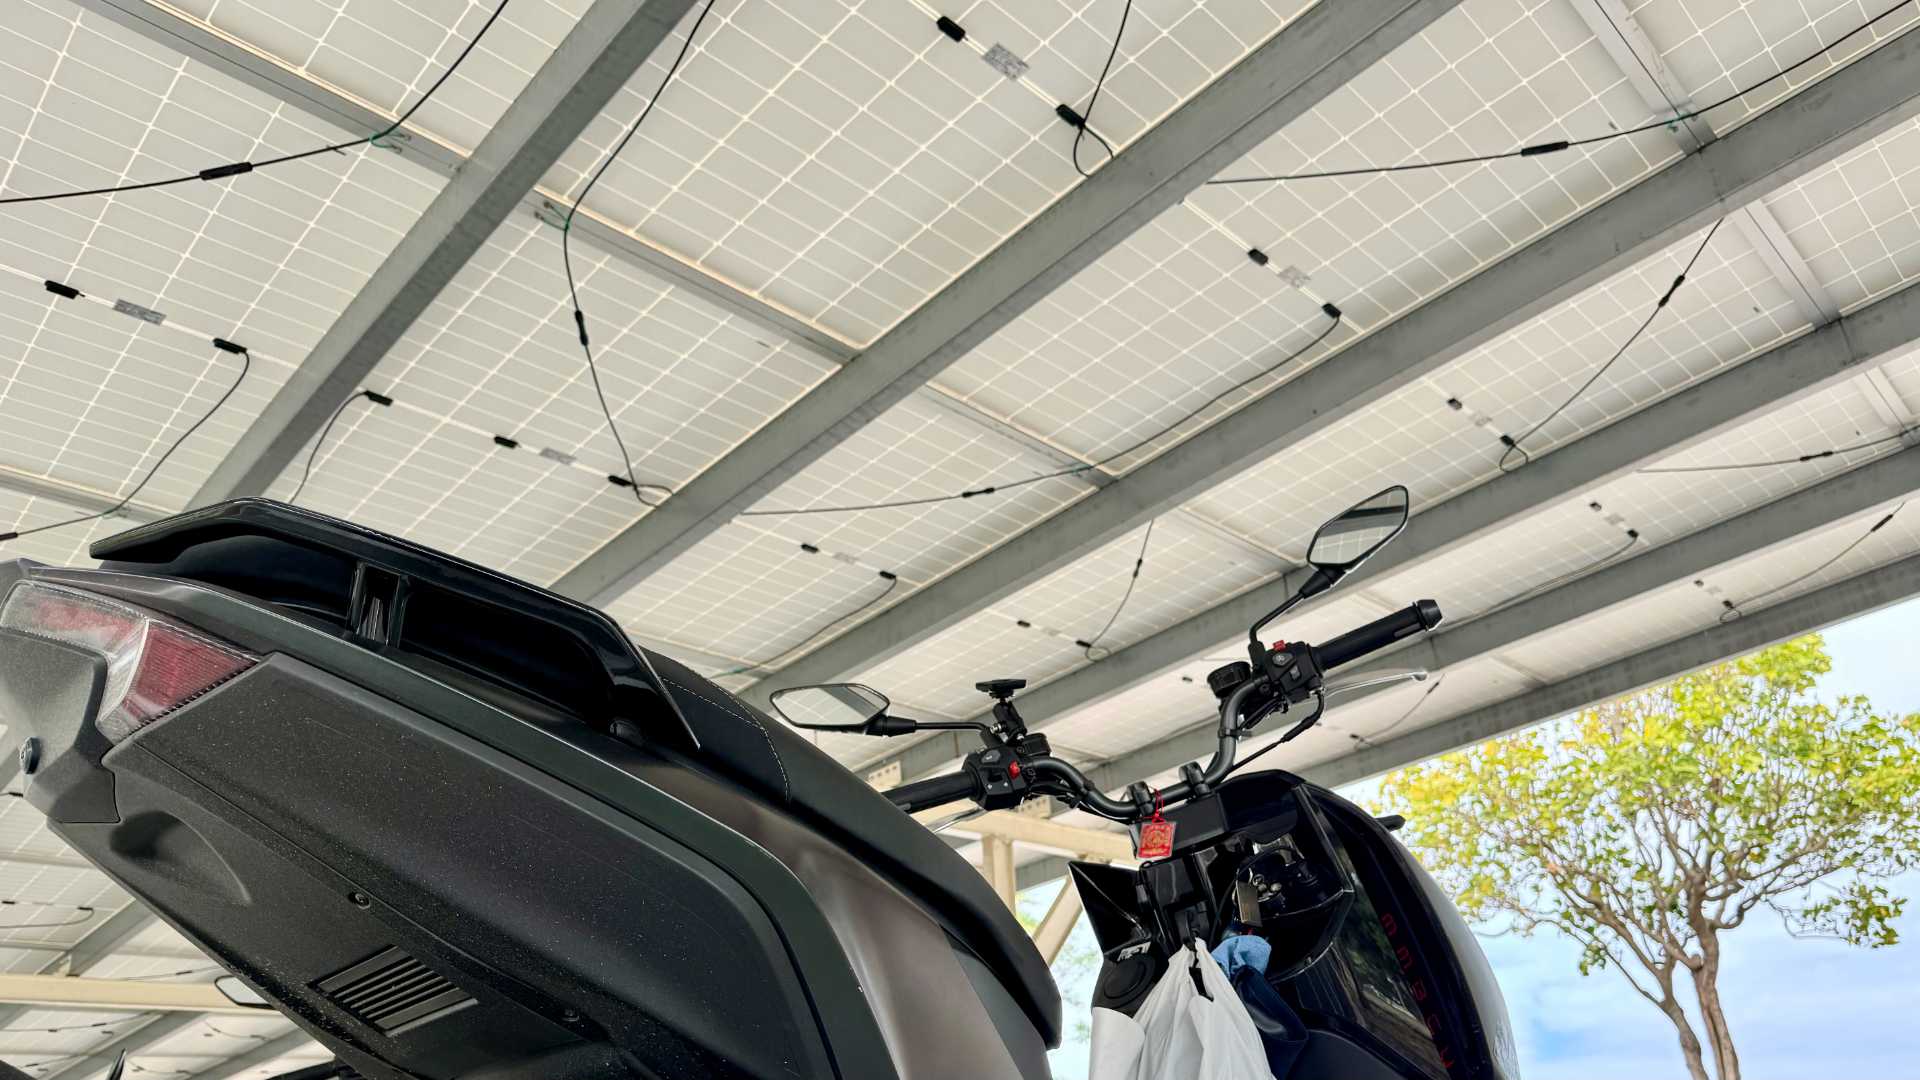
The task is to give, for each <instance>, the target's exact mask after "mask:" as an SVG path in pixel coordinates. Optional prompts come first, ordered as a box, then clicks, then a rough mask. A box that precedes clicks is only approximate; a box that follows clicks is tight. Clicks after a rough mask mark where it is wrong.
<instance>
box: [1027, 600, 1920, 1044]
mask: <svg viewBox="0 0 1920 1080" xmlns="http://www.w3.org/2000/svg"><path fill="white" fill-rule="evenodd" d="M1824 634H1825V637H1826V641H1827V648H1828V651H1829V653H1830V654H1831V655H1832V657H1833V670H1832V671H1831V672H1830V673H1829V674H1828V675H1827V676H1826V678H1825V679H1824V680H1823V681H1822V683H1821V690H1822V692H1823V693H1827V694H1838V693H1852V694H1866V695H1867V696H1868V697H1869V698H1870V699H1872V701H1873V704H1874V707H1875V708H1876V709H1877V710H1878V711H1880V712H1883V713H1906V712H1920V677H1917V676H1916V674H1915V672H1914V670H1913V669H1912V668H1910V667H1908V666H1907V665H1908V664H1910V663H1912V662H1913V660H1912V658H1913V656H1914V651H1915V643H1916V642H1920V599H1916V600H1910V601H1908V602H1907V603H1905V604H1901V605H1898V606H1895V607H1891V608H1887V609H1885V610H1883V611H1879V612H1875V613H1874V614H1871V615H1866V616H1863V617H1861V618H1858V619H1854V620H1852V621H1851V622H1847V623H1842V624H1840V625H1838V626H1835V627H1832V628H1830V629H1828V630H1826V631H1824ZM1889 884H1890V886H1891V887H1892V888H1893V889H1894V890H1895V894H1896V895H1900V896H1905V897H1908V898H1909V899H1910V900H1911V901H1912V903H1910V904H1909V906H1908V910H1907V913H1906V914H1905V915H1904V916H1903V917H1902V918H1901V919H1900V920H1899V921H1898V923H1897V924H1896V925H1897V926H1898V928H1899V931H1900V938H1901V940H1900V943H1899V944H1897V945H1894V946H1892V947H1890V948H1885V949H1857V948H1853V947H1850V946H1847V945H1844V944H1841V943H1838V942H1831V941H1808V940H1800V939H1795V938H1793V937H1791V936H1789V935H1788V934H1787V933H1786V932H1785V931H1784V930H1783V929H1782V928H1781V927H1780V925H1779V922H1778V920H1777V919H1775V918H1772V917H1767V918H1761V917H1759V916H1756V917H1755V918H1754V920H1753V921H1750V922H1749V923H1748V924H1747V925H1746V926H1744V927H1742V928H1740V929H1739V930H1737V931H1733V932H1731V933H1729V934H1728V935H1727V936H1726V938H1725V939H1724V943H1723V944H1724V949H1725V963H1726V969H1725V971H1724V972H1723V974H1722V977H1721V995H1722V997H1723V998H1725V1000H1726V1002H1727V1011H1728V1020H1729V1024H1730V1025H1731V1027H1732V1028H1733V1035H1734V1041H1735V1046H1736V1047H1738V1049H1739V1051H1740V1055H1741V1066H1742V1072H1743V1075H1744V1076H1745V1078H1746V1080H1827V1078H1830V1077H1849V1078H1852V1080H1920V1023H1916V1022H1915V1021H1914V1019H1913V1016H1914V1005H1913V1001H1914V997H1915V993H1916V991H1920V874H1909V875H1906V876H1904V877H1902V878H1897V879H1895V880H1894V881H1892V882H1890V883H1889ZM1045 891H1046V890H1035V893H1044V892H1045ZM1049 898H1050V897H1049V896H1046V895H1028V896H1025V897H1023V898H1022V899H1023V901H1024V902H1025V903H1026V904H1028V905H1033V906H1037V907H1038V909H1039V910H1044V908H1045V902H1046V901H1047V900H1048V899H1049ZM1074 934H1075V938H1076V939H1077V943H1078V945H1079V948H1076V942H1074V941H1070V942H1069V945H1068V948H1067V950H1066V951H1065V952H1064V953H1063V956H1070V955H1072V954H1073V953H1074V952H1076V951H1079V952H1081V953H1082V954H1083V956H1084V953H1085V951H1086V950H1090V949H1092V948H1094V946H1093V945H1092V936H1091V933H1090V932H1089V931H1088V930H1087V927H1086V924H1085V921H1084V920H1082V922H1081V925H1080V926H1079V927H1077V928H1076V929H1075V931H1074ZM1482 947H1483V948H1484V949H1485V950H1486V953H1487V959H1488V960H1489V961H1490V962H1491V963H1492V965H1493V969H1494V973H1495V975H1496V976H1497V977H1498V978H1499V981H1500V987H1501V992H1502V993H1504V994H1505V995H1506V999H1507V1010H1508V1013H1509V1014H1510V1015H1511V1016H1512V1019H1513V1027H1514V1034H1515V1038H1516V1041H1517V1042H1518V1044H1519V1049H1520V1061H1521V1073H1520V1075H1521V1076H1522V1077H1524V1078H1526V1080H1616V1078H1619V1077H1632V1078H1633V1080H1666V1078H1669V1077H1671V1078H1676V1080H1685V1078H1686V1075H1687V1073H1686V1066H1685V1065H1684V1064H1683V1063H1682V1060H1681V1057H1680V1051H1679V1048H1678V1046H1677V1045H1676V1044H1675V1041H1674V1032H1673V1027H1672V1026H1671V1025H1670V1024H1669V1023H1668V1022H1667V1020H1666V1018H1665V1017H1664V1016H1662V1015H1660V1013H1658V1012H1657V1011H1655V1009H1654V1008H1653V1006H1652V1005H1650V1004H1648V1003H1647V1001H1646V1000H1645V999H1643V998H1641V997H1640V996H1639V995H1638V994H1636V993H1634V992H1633V990H1632V989H1631V988H1630V987H1629V986H1628V985H1627V984H1626V982H1625V980H1624V979H1622V978H1621V977H1620V976H1619V975H1618V974H1617V973H1614V972H1612V971H1599V972H1596V973H1594V974H1593V975H1590V976H1584V977H1583V976H1581V974H1580V973H1579V968H1578V966H1577V960H1578V955H1579V950H1578V949H1577V948H1576V947H1575V946H1573V945H1572V944H1571V943H1570V942H1568V941H1567V940H1566V939H1564V938H1560V937H1558V936H1557V935H1555V934H1553V933H1552V932H1551V931H1544V930H1543V931H1541V932H1540V933H1538V934H1535V935H1534V936H1533V937H1531V938H1521V937H1516V936H1504V937H1492V938H1484V939H1483V940H1482ZM1062 975H1063V976H1064V977H1062V978H1061V984H1062V985H1061V990H1062V994H1063V996H1064V997H1065V998H1066V999H1067V1004H1066V1010H1067V1018H1068V1028H1069V1030H1068V1034H1067V1040H1066V1045H1064V1046H1062V1047H1061V1049H1059V1050H1057V1051H1055V1052H1054V1053H1053V1054H1052V1056H1051V1062H1052V1066H1053V1070H1054V1076H1055V1077H1056V1078H1057V1080H1080V1078H1082V1077H1084V1076H1085V1075H1086V1068H1087V1065H1086V1060H1087V1059H1086V1046H1085V1042H1084V1037H1081V1038H1076V1037H1075V1032H1074V1031H1073V1024H1074V1021H1075V1020H1076V1019H1084V1018H1085V1017H1086V1015H1087V994H1088V993H1089V992H1090V989H1091V982H1092V978H1093V975H1092V972H1091V971H1090V970H1088V969H1086V968H1085V966H1084V961H1083V969H1082V970H1080V971H1076V972H1073V973H1070V974H1069V973H1062ZM1709 1068H1711V1066H1709Z"/></svg>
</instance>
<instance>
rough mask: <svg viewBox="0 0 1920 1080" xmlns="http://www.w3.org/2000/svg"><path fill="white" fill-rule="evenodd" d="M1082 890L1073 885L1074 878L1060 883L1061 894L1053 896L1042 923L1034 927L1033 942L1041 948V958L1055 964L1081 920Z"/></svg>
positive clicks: (1049, 963) (1050, 964) (1036, 946)
mask: <svg viewBox="0 0 1920 1080" xmlns="http://www.w3.org/2000/svg"><path fill="white" fill-rule="evenodd" d="M1080 911H1081V905H1080V890H1079V889H1076V888H1074V887H1073V878H1072V877H1071V876H1069V877H1068V878H1067V880H1065V881H1063V882H1061V883H1060V895H1058V896H1056V897H1054V898H1053V906H1051V907H1049V908H1047V914H1046V916H1045V917H1044V918H1042V919H1041V920H1040V925H1039V926H1036V927H1034V928H1033V944H1034V947H1035V948H1037V949H1039V950H1040V959H1042V960H1045V961H1046V962H1047V966H1048V967H1052V966H1053V961H1054V958H1055V957H1057V956H1059V955H1060V950H1061V948H1062V947H1063V946H1065V945H1066V943H1067V935H1068V934H1071V933H1073V927H1074V924H1075V923H1078V922H1079V921H1080Z"/></svg>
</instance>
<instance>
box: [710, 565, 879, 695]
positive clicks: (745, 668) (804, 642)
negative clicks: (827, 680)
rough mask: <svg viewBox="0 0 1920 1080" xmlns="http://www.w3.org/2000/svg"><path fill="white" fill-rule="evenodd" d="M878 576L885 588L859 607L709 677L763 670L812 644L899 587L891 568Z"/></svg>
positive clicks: (776, 664) (721, 677)
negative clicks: (770, 651)
mask: <svg viewBox="0 0 1920 1080" xmlns="http://www.w3.org/2000/svg"><path fill="white" fill-rule="evenodd" d="M879 576H880V577H881V578H882V579H884V580H885V581H886V583H887V585H886V588H884V589H881V590H880V592H879V594H878V595H876V596H874V597H873V598H871V599H869V600H867V601H865V602H863V603H862V604H861V605H860V606H859V607H856V608H854V609H853V610H852V611H849V612H847V613H846V614H844V615H840V616H838V617H836V618H835V619H833V621H831V622H829V623H827V624H826V625H825V626H822V627H821V628H820V629H818V630H815V631H814V632H813V633H811V634H808V635H807V636H806V637H804V638H802V639H800V641H798V642H797V643H795V644H793V645H789V646H787V647H786V648H785V649H782V650H781V651H780V652H778V653H775V654H774V655H772V656H770V657H768V658H766V659H765V660H762V661H760V662H758V663H754V664H745V665H742V666H740V667H737V668H729V669H727V670H726V671H722V672H719V673H718V674H715V675H712V676H710V678H714V679H724V678H726V677H727V676H729V675H745V674H746V673H748V672H750V671H763V670H765V669H767V668H770V667H776V666H778V665H779V663H780V661H782V660H785V659H786V658H787V657H789V656H792V655H793V654H794V653H797V652H799V651H800V650H801V649H804V648H806V647H807V646H809V645H811V644H813V643H814V642H816V641H819V640H820V639H821V638H823V637H825V636H827V634H828V633H829V632H830V631H832V630H833V628H834V627H836V626H839V625H840V624H841V623H843V622H846V621H848V620H849V619H852V618H855V617H856V616H858V615H860V614H861V613H863V612H865V611H867V610H868V609H870V608H872V607H874V606H875V605H877V604H879V603H880V602H881V601H882V600H885V599H886V598H887V597H889V596H891V595H893V590H895V589H897V588H899V587H900V575H898V574H895V573H894V572H892V571H891V570H882V571H880V572H879Z"/></svg>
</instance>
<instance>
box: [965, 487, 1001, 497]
mask: <svg viewBox="0 0 1920 1080" xmlns="http://www.w3.org/2000/svg"><path fill="white" fill-rule="evenodd" d="M999 490H1000V489H999V488H997V487H993V486H991V485H989V486H987V487H983V488H974V489H973V490H972V491H963V492H961V493H960V497H961V498H963V499H971V498H973V497H974V496H975V495H991V494H993V493H994V492H996V491H999Z"/></svg>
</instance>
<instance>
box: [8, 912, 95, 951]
mask: <svg viewBox="0 0 1920 1080" xmlns="http://www.w3.org/2000/svg"><path fill="white" fill-rule="evenodd" d="M94 915H95V912H94V910H93V909H92V908H81V909H80V910H79V911H78V912H76V913H75V914H74V916H73V917H72V918H70V919H63V920H61V921H60V922H44V923H17V924H12V925H7V926H0V931H11V930H55V929H58V928H60V927H62V926H79V925H80V924H81V923H84V922H88V921H91V920H92V919H93V917H94ZM4 947H5V943H3V942H0V948H4Z"/></svg>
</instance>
